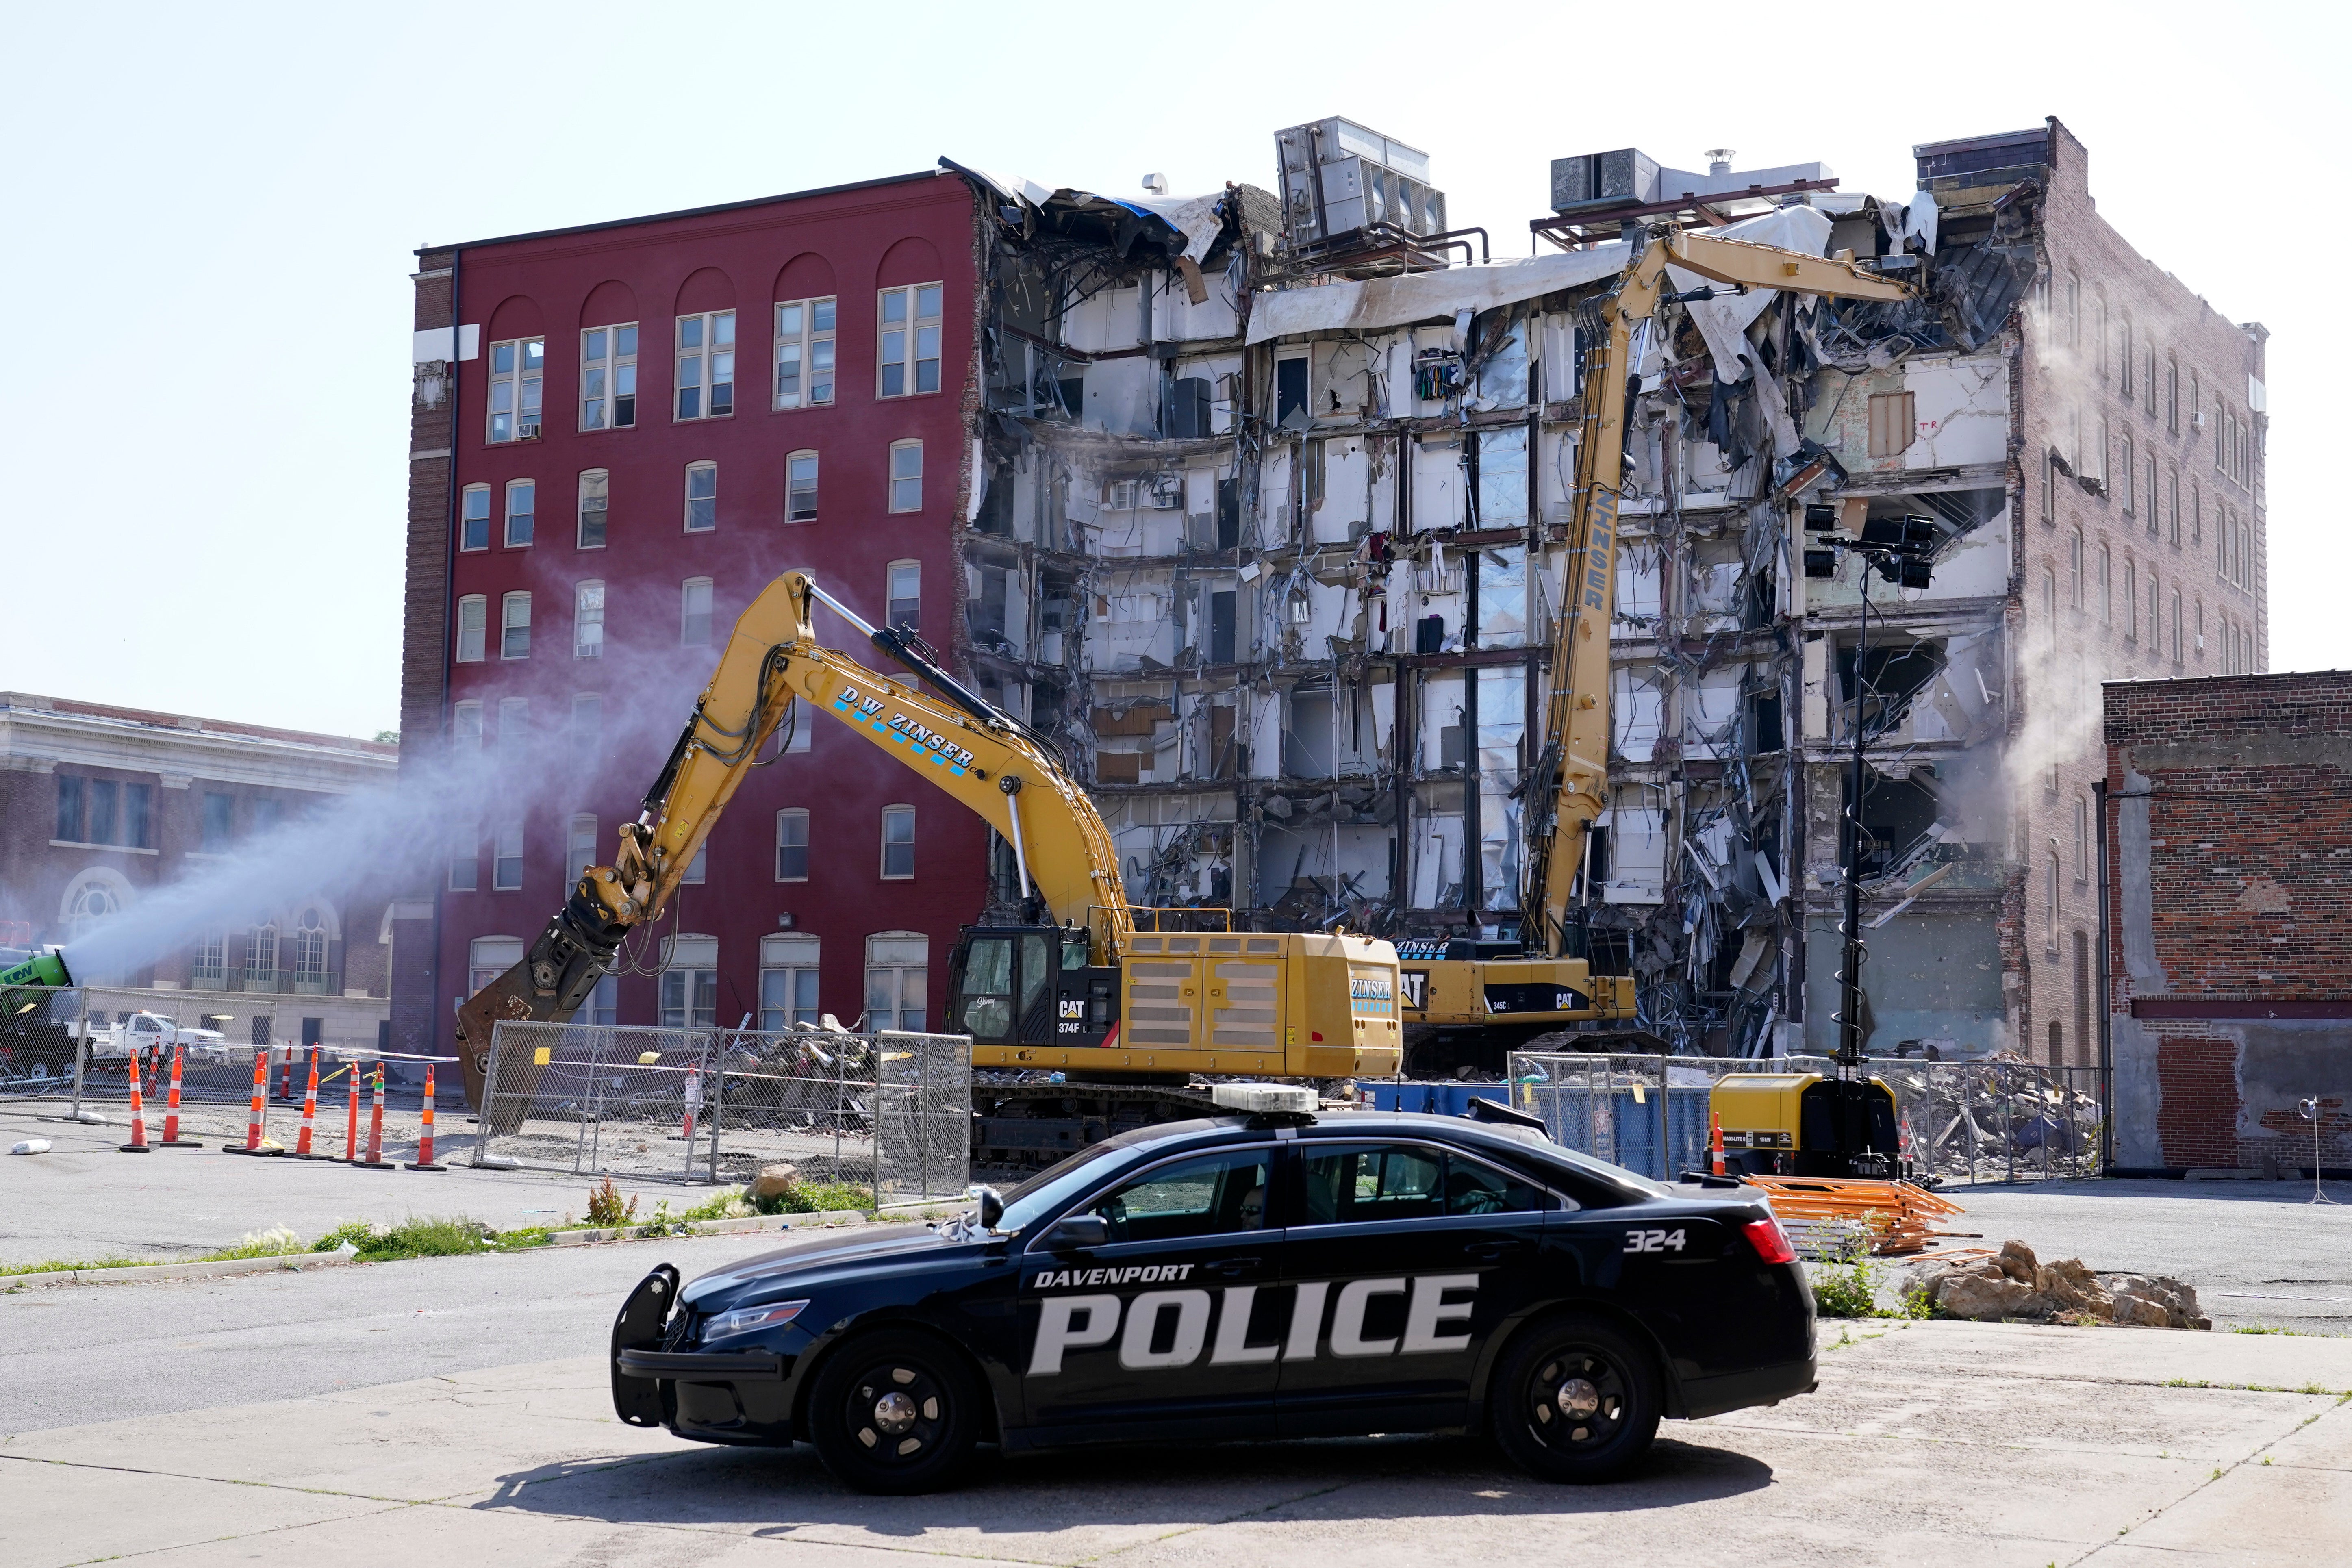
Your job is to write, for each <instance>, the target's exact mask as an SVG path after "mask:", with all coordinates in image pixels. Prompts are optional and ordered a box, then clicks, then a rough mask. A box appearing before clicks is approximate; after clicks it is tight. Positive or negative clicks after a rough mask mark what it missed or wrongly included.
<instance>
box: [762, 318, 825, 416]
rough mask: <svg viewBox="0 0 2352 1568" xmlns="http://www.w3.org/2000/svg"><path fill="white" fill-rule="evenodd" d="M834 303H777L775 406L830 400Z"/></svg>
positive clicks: (820, 403)
mask: <svg viewBox="0 0 2352 1568" xmlns="http://www.w3.org/2000/svg"><path fill="white" fill-rule="evenodd" d="M833 321H834V302H833V300H830V299H825V300H783V301H781V302H779V303H778V304H777V306H776V406H777V407H779V408H816V407H822V406H823V405H825V404H828V403H831V402H832V401H833Z"/></svg>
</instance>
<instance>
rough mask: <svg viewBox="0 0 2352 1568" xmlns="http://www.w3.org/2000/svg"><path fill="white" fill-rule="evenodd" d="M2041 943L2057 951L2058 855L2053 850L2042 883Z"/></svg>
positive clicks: (2052, 950)
mask: <svg viewBox="0 0 2352 1568" xmlns="http://www.w3.org/2000/svg"><path fill="white" fill-rule="evenodd" d="M2042 946H2044V947H2046V948H2048V949H2049V950H2050V951H2051V952H2057V951H2058V856H2057V854H2056V853H2055V852H2054V851H2053V853H2052V854H2051V856H2050V859H2049V864H2048V868H2047V869H2046V870H2045V871H2044V873H2043V875H2042Z"/></svg>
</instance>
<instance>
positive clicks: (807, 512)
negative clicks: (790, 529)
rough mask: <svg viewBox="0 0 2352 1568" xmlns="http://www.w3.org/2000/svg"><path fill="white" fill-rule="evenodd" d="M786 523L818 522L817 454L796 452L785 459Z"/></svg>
mask: <svg viewBox="0 0 2352 1568" xmlns="http://www.w3.org/2000/svg"><path fill="white" fill-rule="evenodd" d="M784 521H786V522H814V521H816V454H815V453H814V452H794V453H792V454H791V455H790V456H788V457H786V458H784Z"/></svg>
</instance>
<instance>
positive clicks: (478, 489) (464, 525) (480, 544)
mask: <svg viewBox="0 0 2352 1568" xmlns="http://www.w3.org/2000/svg"><path fill="white" fill-rule="evenodd" d="M489 547H490V487H489V486H488V485H467V487H466V491H465V494H464V496H463V497H462V498H461V499H460V502H459V505H458V509H457V548H458V549H460V550H488V548H489Z"/></svg>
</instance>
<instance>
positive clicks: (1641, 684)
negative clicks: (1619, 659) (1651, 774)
mask: <svg viewBox="0 0 2352 1568" xmlns="http://www.w3.org/2000/svg"><path fill="white" fill-rule="evenodd" d="M1655 681H1656V670H1655V668H1654V667H1652V666H1647V665H1630V664H1621V665H1619V666H1618V667H1617V668H1614V669H1612V670H1611V671H1610V672H1609V685H1610V703H1609V713H1610V720H1611V722H1612V724H1613V726H1614V727H1615V730H1616V740H1615V749H1616V752H1617V754H1618V755H1619V756H1621V757H1622V758H1623V759H1624V760H1625V761H1627V762H1629V763H1646V762H1648V761H1649V760H1650V757H1651V753H1652V751H1653V749H1654V747H1655V746H1656V745H1657V742H1658V732H1659V722H1660V715H1661V713H1662V711H1663V710H1664V701H1663V699H1662V696H1661V694H1660V692H1659V690H1658V688H1657V686H1656V684H1655Z"/></svg>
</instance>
